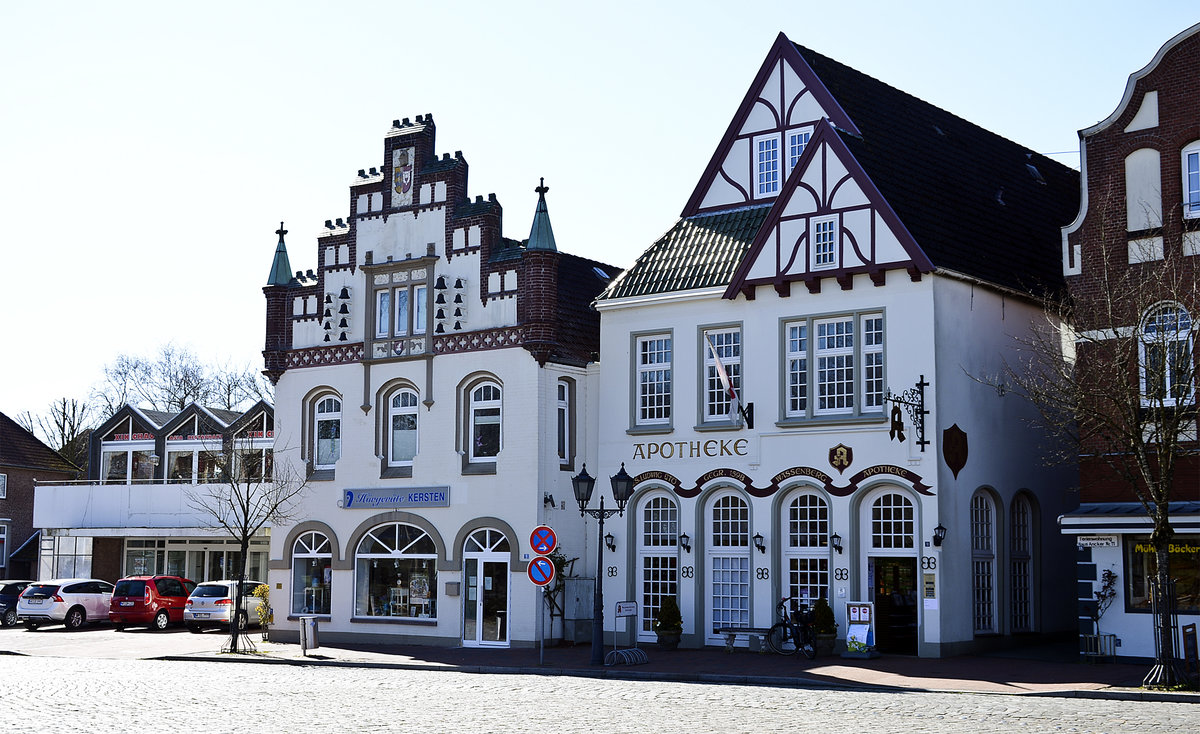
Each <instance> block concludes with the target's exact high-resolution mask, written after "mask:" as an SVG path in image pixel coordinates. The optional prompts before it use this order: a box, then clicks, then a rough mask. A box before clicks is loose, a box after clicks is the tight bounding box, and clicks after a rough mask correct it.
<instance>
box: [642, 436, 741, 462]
mask: <svg viewBox="0 0 1200 734" xmlns="http://www.w3.org/2000/svg"><path fill="white" fill-rule="evenodd" d="M749 446H750V441H749V440H747V439H745V438H736V439H734V438H725V439H716V438H710V439H708V440H707V441H661V442H651V443H635V444H634V445H633V458H635V459H653V458H655V457H658V458H660V459H699V458H701V457H704V456H708V457H715V456H747V455H748V454H749Z"/></svg>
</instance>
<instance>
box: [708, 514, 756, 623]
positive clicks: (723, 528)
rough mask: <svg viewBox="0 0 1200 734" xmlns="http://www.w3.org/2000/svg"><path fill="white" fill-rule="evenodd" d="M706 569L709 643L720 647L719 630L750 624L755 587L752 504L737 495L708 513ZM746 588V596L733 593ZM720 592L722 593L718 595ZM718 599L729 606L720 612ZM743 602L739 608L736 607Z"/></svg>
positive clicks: (722, 608)
mask: <svg viewBox="0 0 1200 734" xmlns="http://www.w3.org/2000/svg"><path fill="white" fill-rule="evenodd" d="M704 517H705V520H706V522H705V525H706V527H705V540H706V541H707V546H708V547H707V549H706V551H705V561H706V563H705V565H706V567H707V570H708V574H707V575H708V579H707V583H706V584H705V596H706V597H707V600H708V603H707V605H706V606H707V607H708V610H707V617H708V625H707V626H706V629H705V630H704V637H705V641H706V642H709V643H711V644H717V643H718V642H720V641H721V639H722V638H721V636H720V635H719V634H717V633H716V632H715V631H714V630H715V628H717V627H746V626H749V624H750V607H751V602H752V601H753V599H752V595H751V593H750V590H751V588H752V587H753V583H752V580H751V573H750V569H751V568H752V567H753V565H754V564H753V560H754V559H753V558H751V557H750V535H751V533H750V530H751V529H752V528H751V525H750V503H749V502H747V501H746V499H745V498H744V497H742V496H741V495H739V494H736V493H733V492H725V493H722V494H719V495H717V496H716V497H714V498H713V500H712V501H711V502H710V503H709V504H708V507H707V508H706V510H705V515H704ZM738 587H744V589H745V593H738V594H734V593H732V592H733V591H734V590H736V589H737V588H738ZM718 592H720V593H718ZM718 598H720V599H722V600H724V601H725V602H727V603H726V604H724V605H723V606H722V607H721V609H720V610H718V608H717V607H718V604H717V600H718ZM737 600H742V602H741V603H739V604H738V605H737V606H736V607H735V606H734V605H733V604H732V603H728V602H735V601H737Z"/></svg>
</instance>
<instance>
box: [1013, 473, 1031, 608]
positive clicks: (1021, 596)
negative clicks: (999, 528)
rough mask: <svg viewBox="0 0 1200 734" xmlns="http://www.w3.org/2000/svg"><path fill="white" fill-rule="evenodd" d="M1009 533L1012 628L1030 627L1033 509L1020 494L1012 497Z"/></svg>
mask: <svg viewBox="0 0 1200 734" xmlns="http://www.w3.org/2000/svg"><path fill="white" fill-rule="evenodd" d="M1010 514H1011V528H1010V531H1009V535H1010V538H1011V542H1010V546H1011V548H1012V553H1011V560H1010V571H1011V576H1012V631H1013V632H1032V631H1033V509H1032V508H1031V507H1030V504H1029V498H1028V497H1026V496H1025V495H1023V494H1019V495H1017V497H1016V498H1015V499H1014V500H1013V504H1012V510H1011V513H1010Z"/></svg>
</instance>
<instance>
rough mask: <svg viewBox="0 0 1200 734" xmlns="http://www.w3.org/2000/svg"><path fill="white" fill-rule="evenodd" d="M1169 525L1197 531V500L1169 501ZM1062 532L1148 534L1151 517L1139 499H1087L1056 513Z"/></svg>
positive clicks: (1199, 521) (1179, 530)
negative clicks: (1090, 500) (1115, 500)
mask: <svg viewBox="0 0 1200 734" xmlns="http://www.w3.org/2000/svg"><path fill="white" fill-rule="evenodd" d="M1168 508H1169V510H1170V513H1171V527H1172V528H1173V529H1174V530H1175V532H1177V533H1200V502H1172V503H1170V505H1169V506H1168ZM1058 527H1059V529H1060V530H1061V531H1062V533H1063V534H1064V535H1083V534H1087V533H1099V532H1105V533H1139V534H1141V533H1149V532H1150V531H1151V530H1153V529H1154V519H1153V518H1151V517H1150V515H1148V514H1146V508H1145V507H1143V506H1142V504H1141V503H1140V502H1088V503H1085V504H1082V505H1080V506H1079V508H1078V509H1076V510H1072V511H1071V512H1068V513H1066V514H1063V515H1059V516H1058Z"/></svg>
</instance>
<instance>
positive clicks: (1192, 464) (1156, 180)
mask: <svg viewBox="0 0 1200 734" xmlns="http://www.w3.org/2000/svg"><path fill="white" fill-rule="evenodd" d="M1198 68H1200V25H1195V26H1192V27H1191V28H1189V29H1187V30H1185V31H1183V32H1182V33H1180V34H1179V35H1177V36H1175V37H1174V38H1172V39H1171V40H1170V41H1168V42H1167V43H1166V44H1165V45H1164V46H1163V47H1162V48H1161V49H1160V50H1159V51H1158V53H1157V54H1155V56H1154V58H1153V59H1152V60H1151V61H1150V63H1149V64H1147V65H1146V66H1145V68H1143V69H1141V70H1139V71H1137V72H1135V73H1133V74H1131V75H1130V77H1129V82H1128V84H1127V85H1126V87H1125V92H1124V95H1123V96H1122V97H1121V100H1120V102H1119V103H1118V105H1117V108H1116V109H1115V110H1114V111H1113V113H1112V114H1111V115H1109V116H1108V117H1106V118H1105V119H1104V120H1101V121H1100V122H1098V123H1097V124H1095V125H1093V126H1091V127H1089V128H1086V129H1084V130H1081V131H1080V133H1079V137H1080V160H1081V162H1082V169H1083V174H1084V175H1083V180H1082V201H1081V206H1080V209H1079V213H1078V216H1077V217H1076V218H1075V221H1073V222H1072V223H1070V225H1068V226H1067V227H1064V229H1063V272H1064V274H1065V275H1066V280H1067V285H1068V287H1069V289H1070V292H1071V294H1072V295H1073V296H1074V297H1075V299H1076V304H1077V309H1078V318H1077V320H1078V323H1076V324H1075V327H1076V329H1077V330H1078V332H1079V336H1078V338H1077V342H1076V344H1077V353H1078V364H1079V366H1080V370H1079V374H1080V375H1083V376H1084V381H1085V382H1084V384H1085V386H1087V387H1088V388H1089V389H1091V393H1090V394H1091V395H1092V396H1093V397H1092V398H1090V399H1089V400H1090V402H1089V405H1092V406H1096V407H1098V408H1100V410H1101V411H1102V412H1106V413H1109V414H1111V415H1112V416H1119V415H1122V414H1125V415H1129V416H1136V418H1133V417H1131V418H1130V421H1131V422H1132V421H1134V420H1136V421H1137V422H1138V425H1140V426H1141V428H1140V429H1139V430H1137V431H1136V433H1139V434H1141V435H1142V436H1144V438H1143V441H1144V442H1145V443H1146V445H1147V449H1146V454H1147V455H1149V456H1154V455H1155V454H1156V451H1157V447H1158V446H1162V445H1163V442H1161V441H1159V440H1157V439H1156V438H1155V436H1154V435H1153V432H1154V431H1155V430H1156V429H1157V428H1165V429H1166V431H1165V433H1160V434H1159V435H1168V436H1170V435H1171V434H1178V436H1179V438H1180V439H1181V440H1180V441H1179V443H1178V445H1177V446H1176V448H1175V450H1174V451H1173V453H1174V454H1175V481H1174V486H1173V487H1170V498H1171V503H1170V524H1171V526H1172V528H1173V529H1174V532H1175V538H1174V542H1172V544H1171V548H1170V552H1169V563H1170V571H1171V576H1172V577H1174V578H1175V579H1176V584H1177V586H1176V594H1177V603H1178V611H1179V624H1180V625H1186V624H1188V623H1190V622H1200V453H1198V446H1197V443H1196V412H1195V406H1196V391H1195V387H1196V379H1195V378H1196V364H1197V362H1196V350H1195V343H1196V334H1197V329H1198V326H1200V292H1198V286H1197V283H1198V277H1200V74H1197V69H1198ZM1088 304H1104V305H1105V306H1106V307H1107V306H1111V307H1112V309H1113V312H1114V315H1113V316H1111V317H1110V316H1108V315H1106V314H1104V313H1097V310H1096V309H1089V308H1087V307H1086V306H1087V305H1088ZM1122 360H1123V363H1125V364H1128V365H1129V366H1128V369H1124V370H1119V369H1112V368H1110V367H1109V365H1114V364H1121V363H1122ZM1089 375H1091V376H1092V377H1088V376H1089ZM1089 379H1090V380H1092V381H1093V382H1088V380H1089ZM1093 383H1095V384H1093ZM1093 388H1094V389H1093ZM1085 415H1086V413H1085ZM1127 425H1128V424H1127ZM1117 435H1118V437H1119V438H1120V437H1124V436H1126V435H1127V434H1125V433H1122V432H1120V431H1119V432H1118V434H1117ZM1168 440H1170V439H1168ZM1132 456H1133V454H1132V453H1131V452H1130V450H1129V449H1128V447H1127V445H1122V444H1120V443H1119V442H1118V441H1114V440H1108V439H1106V438H1105V436H1104V432H1103V431H1094V432H1090V433H1089V434H1088V437H1087V438H1086V439H1085V443H1084V446H1083V455H1082V456H1080V460H1079V467H1080V503H1081V504H1080V507H1079V508H1078V509H1077V510H1075V511H1073V512H1071V513H1068V514H1067V515H1066V516H1064V517H1063V518H1062V519H1061V521H1060V523H1061V525H1062V528H1063V532H1064V533H1067V534H1069V535H1072V536H1075V537H1076V539H1077V540H1078V543H1079V545H1080V550H1079V554H1080V556H1079V563H1078V571H1079V575H1078V578H1079V584H1078V597H1079V599H1080V601H1081V604H1080V614H1079V624H1080V630H1081V632H1082V633H1084V634H1092V633H1095V632H1096V631H1097V629H1096V624H1095V622H1094V619H1093V616H1094V613H1095V611H1096V599H1095V593H1096V592H1097V591H1098V590H1100V588H1101V586H1102V582H1101V578H1102V577H1103V574H1104V572H1105V571H1111V572H1113V573H1115V574H1116V575H1117V587H1116V592H1117V596H1116V598H1115V600H1114V602H1113V604H1112V606H1111V607H1110V608H1109V610H1108V612H1107V613H1106V614H1105V616H1103V617H1102V619H1101V622H1100V630H1099V631H1100V632H1102V633H1106V634H1113V635H1115V636H1116V640H1115V641H1116V642H1117V643H1118V644H1119V645H1120V647H1118V648H1116V649H1115V652H1116V653H1119V654H1121V655H1123V656H1130V657H1153V656H1154V650H1155V641H1154V636H1153V632H1152V625H1151V620H1150V617H1151V608H1150V607H1151V601H1150V588H1149V580H1150V578H1151V577H1152V576H1153V573H1154V569H1155V567H1156V559H1155V555H1154V553H1153V552H1152V549H1151V546H1150V533H1151V530H1152V528H1153V523H1152V519H1151V517H1150V516H1149V515H1148V514H1147V509H1146V508H1145V507H1144V506H1143V505H1142V503H1141V502H1139V501H1138V497H1137V496H1136V494H1135V492H1134V491H1133V489H1132V485H1131V484H1130V480H1129V479H1128V478H1127V477H1126V476H1124V472H1125V471H1126V470H1128V469H1130V468H1132V466H1133V460H1132ZM1147 466H1148V468H1147V472H1148V474H1149V476H1151V477H1157V476H1160V475H1159V474H1158V471H1159V469H1158V467H1157V466H1156V465H1155V462H1154V461H1150V462H1148V464H1147ZM1152 481H1156V480H1154V479H1152ZM1138 482H1139V484H1140V486H1142V487H1143V488H1144V487H1145V486H1146V485H1145V484H1144V483H1143V482H1142V480H1141V479H1140V478H1139V479H1138Z"/></svg>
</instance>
